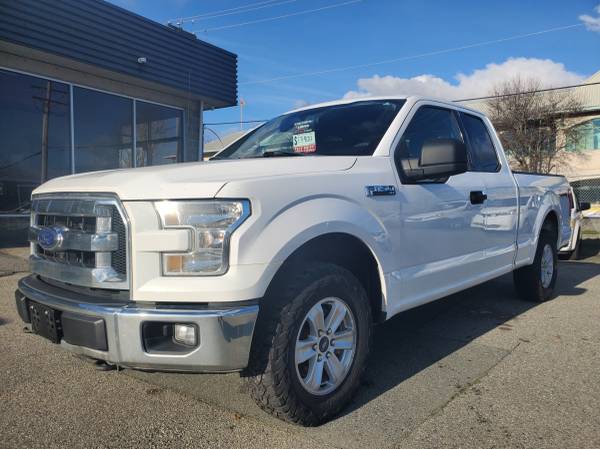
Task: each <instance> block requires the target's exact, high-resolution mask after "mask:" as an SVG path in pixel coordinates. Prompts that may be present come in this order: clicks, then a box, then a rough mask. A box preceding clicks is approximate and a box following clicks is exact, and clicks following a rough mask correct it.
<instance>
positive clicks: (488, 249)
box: [459, 111, 519, 278]
mask: <svg viewBox="0 0 600 449" xmlns="http://www.w3.org/2000/svg"><path fill="white" fill-rule="evenodd" d="M459 116H460V120H461V124H462V127H463V131H464V134H465V137H466V139H467V149H468V153H469V170H470V171H471V172H474V173H477V178H478V179H479V182H480V183H481V185H482V187H483V194H484V197H485V200H484V202H483V221H484V228H485V237H484V239H485V240H484V242H485V245H484V246H485V260H483V261H482V263H481V267H482V269H483V270H485V271H486V272H487V273H488V274H489V276H488V277H490V278H491V277H495V276H498V275H500V274H503V273H507V272H509V271H512V269H513V262H514V256H515V251H516V233H517V225H518V219H519V217H518V206H517V192H518V190H517V185H516V182H515V179H514V177H513V175H512V173H511V171H510V168H509V167H508V163H507V162H506V160H505V158H504V157H502V156H503V153H502V152H501V151H500V148H501V146H500V142H499V141H498V139H497V137H496V134H495V133H494V131H493V128H492V126H491V123H489V121H488V120H487V119H484V118H483V117H481V116H478V115H476V114H471V113H469V112H466V111H460V112H459Z"/></svg>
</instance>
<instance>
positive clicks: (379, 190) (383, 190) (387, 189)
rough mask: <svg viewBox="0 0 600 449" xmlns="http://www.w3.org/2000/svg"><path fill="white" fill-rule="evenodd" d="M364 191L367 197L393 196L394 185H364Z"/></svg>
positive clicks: (394, 191)
mask: <svg viewBox="0 0 600 449" xmlns="http://www.w3.org/2000/svg"><path fill="white" fill-rule="evenodd" d="M365 193H366V194H367V196H368V197H373V196H393V195H395V194H396V187H394V186H380V185H377V186H365Z"/></svg>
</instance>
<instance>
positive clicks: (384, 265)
mask: <svg viewBox="0 0 600 449" xmlns="http://www.w3.org/2000/svg"><path fill="white" fill-rule="evenodd" d="M401 98H403V99H405V100H406V103H405V104H404V106H403V107H402V109H401V110H400V112H399V113H398V115H397V116H396V118H395V119H394V120H393V121H392V124H391V125H390V127H389V129H388V130H387V132H386V133H385V135H384V136H383V138H382V139H381V141H380V143H379V145H378V147H377V148H376V150H375V152H374V154H373V156H360V157H354V156H303V157H281V158H265V159H248V160H231V161H227V160H221V161H207V162H197V163H186V164H178V165H172V166H160V167H146V168H139V169H132V170H115V171H108V172H97V173H88V174H81V175H74V176H68V177H64V178H58V179H54V180H52V181H50V182H48V183H46V184H44V185H42V186H41V187H39V188H38V189H37V190H36V191H35V192H34V194H40V193H52V192H112V193H115V194H117V195H118V196H119V198H120V199H121V201H122V202H123V204H124V207H125V209H126V211H127V214H128V216H129V219H130V221H131V277H132V279H131V298H132V300H133V301H139V302H144V301H148V302H158V301H160V302H173V303H177V302H185V303H193V302H223V301H244V300H253V299H256V298H261V297H262V296H263V295H264V294H265V292H266V290H267V287H268V286H269V284H270V282H271V280H272V279H273V277H274V275H275V274H276V272H277V270H278V269H279V267H280V266H281V264H282V263H283V262H284V261H285V260H286V258H288V257H289V256H290V255H291V254H293V253H294V251H295V250H297V249H298V248H299V247H301V246H302V245H303V244H304V243H306V242H308V241H310V240H311V239H313V238H315V237H318V236H321V235H324V234H329V233H345V234H349V235H352V236H355V237H356V238H358V239H360V240H361V241H362V242H363V243H364V244H365V245H366V246H367V247H368V248H369V249H370V251H371V252H372V253H373V255H374V257H375V259H376V260H377V263H378V269H379V274H380V280H381V285H382V291H383V298H382V301H383V309H384V311H386V312H387V318H390V317H391V316H393V315H395V314H396V313H398V312H401V311H403V310H406V309H409V308H411V307H415V306H417V305H420V304H423V303H426V302H428V301H432V300H435V299H438V298H440V297H443V296H446V295H449V294H451V293H454V292H456V291H459V290H463V289H465V288H468V287H471V286H473V285H476V284H479V283H481V282H484V281H487V280H489V279H491V278H494V277H497V276H500V275H502V274H505V273H508V272H510V271H512V270H513V269H514V268H515V267H518V266H522V265H526V264H530V263H532V261H533V257H534V255H535V249H536V245H537V240H538V236H539V233H540V229H541V226H542V223H543V222H544V220H545V218H546V217H547V215H548V214H550V213H554V214H556V216H557V219H558V225H559V242H558V245H557V246H558V247H561V246H563V245H564V244H565V243H566V242H567V241H568V239H569V236H570V228H569V223H568V220H566V222H565V220H564V218H563V215H564V214H563V213H562V211H561V206H560V195H563V194H566V193H567V192H568V188H569V186H568V183H567V182H566V180H565V179H564V178H562V177H557V176H536V175H522V174H516V175H514V174H513V173H512V172H511V170H510V168H509V166H508V163H507V160H506V157H505V155H504V152H503V150H502V145H501V143H500V141H499V139H498V138H497V135H496V133H495V131H494V129H493V127H492V125H491V123H490V122H489V120H488V119H487V118H485V117H484V116H483V115H481V113H479V112H477V111H473V110H469V109H465V108H462V107H461V106H459V105H457V104H454V103H446V102H442V101H437V100H428V99H423V98H419V97H401ZM386 99H387V97H386ZM351 101H354V100H344V101H342V102H338V103H344V102H345V103H347V102H351ZM334 104H335V103H334ZM424 105H433V106H437V107H441V108H446V109H452V110H460V111H465V112H468V113H469V114H473V115H476V116H478V117H480V118H482V119H483V120H484V122H485V124H486V126H487V128H488V131H489V133H490V135H491V136H492V140H493V143H494V146H495V148H496V151H497V155H498V159H499V162H500V166H501V168H500V170H499V171H497V172H494V173H481V172H466V173H463V174H460V175H456V176H451V177H450V178H449V179H448V181H447V182H446V183H430V184H403V183H402V181H401V179H400V176H399V173H398V172H397V169H396V166H395V164H394V149H395V148H396V146H397V143H398V140H399V139H400V136H401V135H402V133H403V131H404V129H405V128H406V126H407V124H408V123H410V120H411V118H412V116H413V115H414V114H415V112H416V111H417V110H418V109H419V108H420V107H421V106H424ZM317 106H319V105H317ZM313 107H315V106H313ZM369 185H380V186H394V187H395V189H396V194H395V195H394V196H371V197H369V196H367V195H366V194H365V187H366V186H369ZM474 190H478V191H483V192H485V193H486V194H487V195H488V199H487V200H486V201H485V202H484V203H483V204H471V202H470V200H469V193H470V192H471V191H474ZM210 198H227V199H242V198H243V199H248V200H249V201H250V204H251V215H250V217H249V218H248V219H247V220H246V221H245V222H244V223H243V224H242V225H241V226H240V227H239V228H237V229H236V230H235V231H234V232H233V234H232V236H231V243H230V248H229V251H230V256H229V263H230V266H229V270H228V271H227V272H226V273H225V274H224V275H221V276H200V277H191V276H187V277H173V276H171V277H165V276H162V275H161V260H160V252H161V251H182V250H184V249H185V245H186V242H185V238H184V237H183V236H182V234H181V232H180V230H176V229H174V230H173V229H169V230H165V229H161V226H160V222H159V219H158V217H157V215H156V212H155V210H154V207H153V203H152V201H153V200H163V199H210ZM178 232H179V234H177V233H178Z"/></svg>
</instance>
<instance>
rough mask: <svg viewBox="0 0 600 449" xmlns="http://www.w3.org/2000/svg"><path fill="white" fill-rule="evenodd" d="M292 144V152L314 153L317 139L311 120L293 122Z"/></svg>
mask: <svg viewBox="0 0 600 449" xmlns="http://www.w3.org/2000/svg"><path fill="white" fill-rule="evenodd" d="M292 144H293V147H294V153H314V152H315V151H317V139H316V137H315V131H314V128H313V121H312V120H305V121H303V122H298V123H294V134H293V135H292Z"/></svg>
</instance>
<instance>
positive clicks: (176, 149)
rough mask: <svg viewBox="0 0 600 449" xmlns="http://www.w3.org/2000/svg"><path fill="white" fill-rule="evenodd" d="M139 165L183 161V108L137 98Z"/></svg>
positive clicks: (137, 154) (137, 162) (137, 156)
mask: <svg viewBox="0 0 600 449" xmlns="http://www.w3.org/2000/svg"><path fill="white" fill-rule="evenodd" d="M135 107H136V112H135V117H136V139H137V145H136V164H137V166H138V167H141V166H144V165H162V164H172V163H175V162H178V161H180V160H182V146H183V139H182V118H183V117H182V116H183V112H182V111H181V110H179V109H174V108H168V107H165V106H160V105H156V104H152V103H146V102H144V101H136V104H135Z"/></svg>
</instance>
